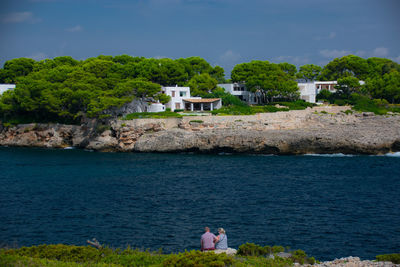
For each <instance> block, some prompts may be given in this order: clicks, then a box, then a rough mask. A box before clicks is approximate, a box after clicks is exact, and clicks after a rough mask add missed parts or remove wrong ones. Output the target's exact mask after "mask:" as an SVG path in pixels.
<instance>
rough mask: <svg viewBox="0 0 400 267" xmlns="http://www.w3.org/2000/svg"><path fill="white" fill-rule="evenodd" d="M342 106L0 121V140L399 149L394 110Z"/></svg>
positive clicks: (204, 148) (399, 123)
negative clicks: (67, 121)
mask: <svg viewBox="0 0 400 267" xmlns="http://www.w3.org/2000/svg"><path fill="white" fill-rule="evenodd" d="M346 109H348V108H343V107H324V108H323V107H317V108H314V109H307V110H300V111H290V112H276V113H262V114H256V115H251V116H204V117H203V116H202V117H200V116H198V117H183V118H169V119H136V120H130V121H120V120H113V121H110V122H108V124H106V125H105V124H99V123H97V122H96V121H94V120H88V122H87V123H85V124H83V125H81V126H76V125H60V124H23V125H17V126H14V127H3V126H2V128H1V129H2V130H1V131H0V145H2V146H37V147H56V148H62V147H67V146H73V147H79V148H85V149H91V150H98V151H121V152H200V153H219V152H228V153H263V154H321V153H343V154H385V153H389V152H396V151H400V116H398V115H390V116H376V115H372V114H369V113H368V114H367V116H365V115H364V114H361V113H360V114H359V113H355V114H347V113H349V112H346V113H345V112H344V111H346ZM359 115H361V116H359Z"/></svg>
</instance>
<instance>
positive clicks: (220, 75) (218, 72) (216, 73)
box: [210, 66, 226, 83]
mask: <svg viewBox="0 0 400 267" xmlns="http://www.w3.org/2000/svg"><path fill="white" fill-rule="evenodd" d="M210 75H211V77H213V78H214V79H216V80H217V81H218V83H225V82H226V80H225V71H224V69H223V68H221V67H220V66H215V67H214V69H213V70H212V71H211V73H210Z"/></svg>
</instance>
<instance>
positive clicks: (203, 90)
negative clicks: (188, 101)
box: [188, 73, 218, 97]
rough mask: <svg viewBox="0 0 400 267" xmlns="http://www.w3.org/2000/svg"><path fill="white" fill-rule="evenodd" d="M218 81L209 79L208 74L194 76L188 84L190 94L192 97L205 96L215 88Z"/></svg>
mask: <svg viewBox="0 0 400 267" xmlns="http://www.w3.org/2000/svg"><path fill="white" fill-rule="evenodd" d="M217 83H218V81H217V80H216V79H214V78H213V77H211V76H210V75H209V74H208V73H202V74H199V75H196V76H194V77H193V78H192V79H190V81H189V82H188V86H189V87H190V91H191V92H190V94H191V95H192V96H202V97H204V96H206V95H207V94H208V93H210V92H212V91H213V90H214V89H215V88H216V87H217Z"/></svg>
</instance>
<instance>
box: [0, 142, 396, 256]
mask: <svg viewBox="0 0 400 267" xmlns="http://www.w3.org/2000/svg"><path fill="white" fill-rule="evenodd" d="M205 226H208V227H210V228H211V231H212V232H213V233H216V232H217V228H219V227H222V228H224V229H225V230H226V233H227V236H228V245H229V246H230V247H233V248H238V247H239V246H240V245H241V244H244V243H246V242H249V243H255V244H259V245H262V246H266V245H269V246H273V245H280V246H284V247H287V249H289V250H296V249H302V250H304V251H305V252H306V253H307V254H308V255H309V256H314V257H315V258H316V259H318V260H333V259H335V258H340V257H347V256H358V257H361V258H362V259H374V258H375V256H376V255H378V254H386V253H399V252H400V153H393V154H387V155H384V156H360V155H343V154H333V155H318V154H314V155H304V156H274V155H235V154H153V153H100V152H93V151H85V150H78V149H39V148H9V147H2V148H0V246H1V247H21V246H31V245H39V244H58V243H63V244H74V245H86V244H87V243H86V242H87V240H91V239H92V238H96V239H97V240H98V241H99V242H100V243H101V244H104V245H106V246H110V247H113V248H126V247H127V246H131V247H134V248H139V249H150V250H158V249H160V248H161V249H162V250H163V251H164V252H168V253H170V252H174V253H177V252H182V251H185V250H192V249H199V245H200V236H201V234H202V233H203V229H204V227H205Z"/></svg>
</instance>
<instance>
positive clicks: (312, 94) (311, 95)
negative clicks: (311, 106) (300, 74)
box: [297, 82, 317, 103]
mask: <svg viewBox="0 0 400 267" xmlns="http://www.w3.org/2000/svg"><path fill="white" fill-rule="evenodd" d="M297 86H298V87H299V91H300V99H303V100H305V101H306V102H310V103H315V102H316V95H317V91H316V88H315V84H314V82H309V83H298V84H297Z"/></svg>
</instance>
